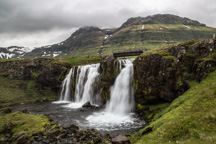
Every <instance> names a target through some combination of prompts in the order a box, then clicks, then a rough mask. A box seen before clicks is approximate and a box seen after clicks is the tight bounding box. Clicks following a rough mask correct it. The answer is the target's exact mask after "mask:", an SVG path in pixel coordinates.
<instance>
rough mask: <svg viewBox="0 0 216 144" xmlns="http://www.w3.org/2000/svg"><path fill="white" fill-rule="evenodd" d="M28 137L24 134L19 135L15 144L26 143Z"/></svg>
mask: <svg viewBox="0 0 216 144" xmlns="http://www.w3.org/2000/svg"><path fill="white" fill-rule="evenodd" d="M28 139H29V137H27V136H26V135H25V134H21V135H20V136H19V137H18V138H17V140H16V143H17V144H24V143H26V142H27V141H28Z"/></svg>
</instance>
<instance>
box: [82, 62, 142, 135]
mask: <svg viewBox="0 0 216 144" xmlns="http://www.w3.org/2000/svg"><path fill="white" fill-rule="evenodd" d="M118 65H119V66H118V67H119V68H120V73H119V75H118V76H117V78H116V80H115V83H114V85H113V87H112V88H111V96H110V101H109V102H108V103H107V105H106V108H105V110H104V111H102V112H98V113H94V114H93V115H90V116H88V117H87V118H86V120H87V121H88V124H86V126H88V125H90V127H94V128H96V129H99V130H105V131H106V130H119V129H130V128H132V127H133V128H135V127H140V125H142V124H141V123H140V121H139V120H138V119H137V118H136V117H135V115H134V113H132V111H133V109H134V96H133V93H134V87H133V83H134V81H133V63H132V60H128V59H124V60H118ZM137 121H139V122H137Z"/></svg>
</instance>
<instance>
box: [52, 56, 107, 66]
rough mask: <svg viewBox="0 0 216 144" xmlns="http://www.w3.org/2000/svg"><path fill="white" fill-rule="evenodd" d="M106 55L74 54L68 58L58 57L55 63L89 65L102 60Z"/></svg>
mask: <svg viewBox="0 0 216 144" xmlns="http://www.w3.org/2000/svg"><path fill="white" fill-rule="evenodd" d="M105 57H106V56H101V55H92V56H73V57H67V58H56V59H55V60H54V61H53V63H59V64H70V65H71V66H79V65H87V64H93V63H99V62H101V61H102V60H103V59H104V58H105Z"/></svg>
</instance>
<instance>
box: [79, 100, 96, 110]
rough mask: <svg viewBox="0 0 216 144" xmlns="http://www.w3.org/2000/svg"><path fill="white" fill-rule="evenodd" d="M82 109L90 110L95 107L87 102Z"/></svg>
mask: <svg viewBox="0 0 216 144" xmlns="http://www.w3.org/2000/svg"><path fill="white" fill-rule="evenodd" d="M82 107H84V108H91V107H95V106H93V105H91V103H90V101H88V102H86V103H85V104H83V105H82Z"/></svg>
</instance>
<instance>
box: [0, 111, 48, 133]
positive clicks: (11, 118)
mask: <svg viewBox="0 0 216 144" xmlns="http://www.w3.org/2000/svg"><path fill="white" fill-rule="evenodd" d="M8 122H10V123H11V124H12V125H13V126H11V127H12V129H11V133H12V134H13V135H14V136H15V135H17V136H18V135H20V134H25V135H27V136H32V134H36V133H39V132H43V131H44V130H45V128H46V127H47V126H49V125H51V122H50V121H49V119H48V118H47V117H45V116H44V115H32V114H25V113H21V112H13V113H10V114H0V131H3V130H4V127H5V125H6V123H8ZM0 134H1V135H0V137H3V136H4V133H2V132H1V133H0Z"/></svg>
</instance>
